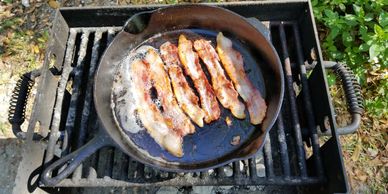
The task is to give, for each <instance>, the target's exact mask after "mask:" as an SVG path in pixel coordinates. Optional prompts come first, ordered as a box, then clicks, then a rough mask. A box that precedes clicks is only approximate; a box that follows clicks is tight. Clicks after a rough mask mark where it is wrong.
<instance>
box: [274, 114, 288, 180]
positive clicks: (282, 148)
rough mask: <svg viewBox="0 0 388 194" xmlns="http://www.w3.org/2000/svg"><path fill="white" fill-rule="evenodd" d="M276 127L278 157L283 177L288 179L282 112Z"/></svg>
mask: <svg viewBox="0 0 388 194" xmlns="http://www.w3.org/2000/svg"><path fill="white" fill-rule="evenodd" d="M276 125H277V128H278V130H277V132H278V141H279V145H280V146H279V147H280V150H279V152H280V157H281V159H282V169H283V174H284V176H285V177H289V176H290V175H291V170H290V159H289V157H288V151H287V150H288V149H287V142H286V135H285V133H284V123H283V115H282V112H280V113H279V115H278V119H277V121H276Z"/></svg>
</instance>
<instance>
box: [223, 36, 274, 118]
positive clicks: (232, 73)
mask: <svg viewBox="0 0 388 194" xmlns="http://www.w3.org/2000/svg"><path fill="white" fill-rule="evenodd" d="M217 52H218V55H219V56H220V59H221V62H222V64H223V66H224V68H225V70H226V72H227V73H228V75H229V77H230V79H231V80H232V81H233V83H234V86H235V87H236V89H237V92H238V93H239V94H240V96H241V97H242V98H243V99H244V101H245V103H246V104H247V108H248V112H249V116H250V118H251V123H252V124H254V125H257V124H260V123H261V122H262V121H263V119H264V117H265V114H266V112H267V105H266V104H265V101H264V99H263V97H262V96H261V94H260V92H259V90H257V89H256V88H255V87H254V86H253V84H252V82H251V81H250V80H249V79H248V77H247V75H246V74H245V71H244V62H243V58H242V56H241V54H240V53H239V52H237V51H236V50H234V49H233V47H232V41H231V40H229V39H228V38H226V37H224V35H223V34H222V33H221V32H220V33H218V35H217Z"/></svg>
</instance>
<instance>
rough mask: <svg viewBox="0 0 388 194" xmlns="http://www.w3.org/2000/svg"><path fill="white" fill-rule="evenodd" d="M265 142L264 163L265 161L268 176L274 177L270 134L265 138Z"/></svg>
mask: <svg viewBox="0 0 388 194" xmlns="http://www.w3.org/2000/svg"><path fill="white" fill-rule="evenodd" d="M265 139H266V140H265V143H264V163H265V175H266V176H267V177H273V176H274V171H273V159H272V150H271V139H270V138H269V134H267V137H266V138H265Z"/></svg>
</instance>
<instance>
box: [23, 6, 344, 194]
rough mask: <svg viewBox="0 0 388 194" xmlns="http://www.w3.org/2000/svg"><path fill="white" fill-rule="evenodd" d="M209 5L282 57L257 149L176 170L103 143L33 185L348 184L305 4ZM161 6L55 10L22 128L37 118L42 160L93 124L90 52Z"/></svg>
mask: <svg viewBox="0 0 388 194" xmlns="http://www.w3.org/2000/svg"><path fill="white" fill-rule="evenodd" d="M216 5H217V6H222V7H224V8H227V9H229V10H231V11H234V12H236V13H237V14H240V15H242V16H243V17H246V18H247V19H248V20H249V21H250V22H251V23H252V24H254V25H255V26H256V27H257V28H258V29H259V30H262V31H263V32H264V33H265V34H267V35H268V38H269V39H270V40H271V41H272V43H273V45H274V46H275V48H276V50H277V52H278V53H279V56H280V59H281V61H282V65H283V69H284V75H285V78H286V79H285V86H286V91H285V95H284V96H285V97H284V102H283V107H282V110H281V114H280V115H279V118H278V120H277V122H276V124H275V126H274V127H273V128H272V129H271V131H270V134H269V136H268V137H267V140H266V143H265V145H264V149H263V150H262V151H261V152H259V153H258V154H257V155H256V156H255V157H254V158H251V159H248V160H242V161H237V162H233V163H231V164H228V165H226V166H224V167H221V168H217V169H213V170H209V171H205V172H198V173H183V174H182V173H179V174H178V173H167V172H162V171H159V170H155V169H153V168H150V167H147V166H144V165H143V164H141V163H138V162H136V161H134V160H133V159H131V158H129V157H128V156H127V155H125V154H123V153H122V152H121V151H120V150H118V149H114V148H110V147H106V148H102V149H101V150H99V151H98V152H97V153H95V154H93V155H92V156H91V157H90V158H89V159H87V160H86V161H85V162H84V163H82V165H81V166H80V167H78V169H77V170H76V171H75V172H74V173H73V174H72V175H71V176H70V177H68V178H67V179H65V180H63V181H62V182H60V183H59V184H58V185H42V184H41V185H40V186H41V187H46V188H50V187H101V186H103V187H132V186H141V187H143V186H144V187H146V186H194V185H212V186H220V185H235V186H236V185H265V186H267V187H268V188H272V189H273V188H275V189H280V188H283V189H284V188H287V189H286V191H289V192H301V193H311V192H315V193H334V192H339V193H344V192H347V191H348V184H347V179H346V176H345V170H344V166H343V161H342V157H341V148H340V144H339V140H338V135H337V133H336V126H335V123H334V122H333V121H334V112H333V106H332V104H331V99H330V96H329V94H328V86H327V82H326V76H325V69H324V67H323V65H322V61H323V60H322V56H321V50H320V47H319V43H318V38H317V31H316V26H315V23H314V19H313V15H312V9H311V5H310V3H309V2H308V1H259V2H246V3H228V4H216ZM160 6H162V5H150V6H127V7H96V8H62V9H59V10H58V11H57V13H56V16H55V20H54V23H53V28H52V31H51V39H50V42H49V45H48V49H47V53H46V60H45V63H44V65H43V67H42V70H41V72H42V73H41V80H40V82H39V86H38V92H37V93H38V94H39V95H37V97H36V99H35V104H34V108H33V112H32V115H31V119H30V123H29V127H28V130H29V131H33V130H34V128H35V127H36V126H37V124H38V123H39V133H40V135H42V136H45V137H47V138H46V139H47V142H46V144H45V145H46V151H45V156H44V158H43V159H42V163H43V164H42V167H43V168H44V166H45V164H48V163H50V162H52V161H55V160H56V159H57V158H59V157H61V156H64V155H66V154H68V153H70V152H72V151H74V150H76V149H77V148H79V147H81V146H82V145H84V144H85V143H86V142H88V140H90V139H91V138H92V136H93V134H94V133H95V132H96V131H97V130H98V128H99V127H102V126H101V125H100V124H99V122H98V118H97V115H96V112H95V108H94V104H93V94H92V91H93V78H94V73H95V70H96V68H97V65H98V63H99V59H100V57H101V55H102V53H103V51H104V49H105V48H106V47H107V45H108V44H109V43H110V41H111V40H112V39H113V37H114V36H115V35H116V33H117V32H118V31H120V30H121V26H122V25H123V24H124V22H125V21H126V20H127V19H128V18H129V17H130V16H132V15H133V14H135V13H138V12H140V11H147V10H152V9H156V8H158V7H160ZM257 20H260V21H262V23H263V24H264V25H265V26H266V27H264V26H262V23H260V22H257ZM266 28H267V29H266ZM319 130H321V131H327V130H331V132H332V134H333V135H332V136H331V137H330V138H326V139H325V140H322V139H321V141H320V140H319V137H318V131H319ZM54 173H55V172H54Z"/></svg>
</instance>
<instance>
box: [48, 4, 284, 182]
mask: <svg viewBox="0 0 388 194" xmlns="http://www.w3.org/2000/svg"><path fill="white" fill-rule="evenodd" d="M220 31H221V32H223V33H224V35H225V36H226V37H228V38H230V39H232V41H233V45H234V48H235V49H237V50H238V51H239V52H241V53H242V55H243V57H244V65H245V69H246V71H247V73H248V76H249V78H250V79H251V81H252V82H253V83H254V85H256V87H258V88H259V90H260V91H261V93H262V94H263V96H264V97H265V100H266V103H267V106H268V110H267V115H266V118H265V119H264V121H263V123H262V124H260V125H257V126H254V125H251V124H249V117H247V118H246V119H245V120H238V119H234V117H233V116H232V115H231V114H230V111H228V110H225V109H224V108H221V110H222V113H221V119H219V120H218V121H216V122H213V123H211V124H209V125H205V127H203V128H199V127H196V130H197V132H196V133H195V134H193V135H189V136H186V137H185V138H184V156H183V157H182V158H177V157H174V156H172V155H171V154H169V153H168V152H167V151H164V150H163V149H161V148H160V146H159V145H157V144H156V143H155V142H154V141H153V140H152V138H150V136H149V135H148V134H147V133H146V131H145V130H142V131H140V132H138V133H130V132H128V129H125V128H123V127H122V125H121V123H122V122H121V121H120V120H121V119H122V118H121V117H118V116H117V115H116V114H117V111H115V110H114V109H115V108H112V104H113V105H114V104H115V103H117V102H115V95H116V94H113V95H112V87H113V85H114V81H115V76H116V73H117V72H119V71H120V70H118V69H119V68H123V66H121V62H122V61H123V59H124V58H125V57H127V56H128V53H129V52H130V51H131V50H133V49H136V48H137V47H138V46H139V45H153V46H155V47H156V48H158V46H159V45H160V44H161V43H163V42H165V41H167V40H169V41H173V42H174V41H175V42H176V39H177V38H178V35H179V34H182V33H183V34H186V35H187V36H188V37H189V39H191V38H196V36H202V37H205V38H206V39H209V40H211V41H212V42H213V44H214V43H215V36H216V34H217V33H218V32H220ZM194 34H195V35H194ZM124 65H125V64H124ZM204 69H205V68H204ZM94 81H95V83H94V104H95V108H96V111H97V114H98V116H99V121H98V122H100V124H101V125H100V126H102V127H101V129H99V132H98V133H97V134H95V137H94V138H93V139H92V140H90V141H89V142H88V143H87V144H86V145H84V146H83V147H81V148H79V149H78V150H76V151H74V152H72V153H71V154H69V155H66V156H64V157H62V158H61V159H59V160H57V161H55V162H54V163H53V164H51V165H49V166H48V167H47V168H46V169H45V170H44V172H43V173H42V177H41V183H43V184H44V185H55V184H56V183H58V182H59V181H61V180H63V179H64V178H66V177H68V176H69V175H70V174H71V173H72V172H73V171H74V170H75V168H76V167H77V166H78V165H79V164H80V163H81V162H82V161H83V160H84V159H86V158H87V157H88V156H90V155H91V154H93V153H94V152H96V151H97V150H98V149H99V148H101V147H104V146H114V147H119V148H120V149H121V150H122V151H123V152H125V153H126V154H128V155H129V156H130V157H132V158H134V159H136V160H138V161H139V162H142V163H144V164H146V165H149V166H152V167H156V168H159V169H162V170H167V171H175V172H189V171H201V170H206V169H211V168H216V167H220V166H223V165H225V164H227V163H230V162H232V161H235V160H241V159H246V158H248V157H251V156H252V155H253V154H255V153H256V152H258V151H259V150H260V149H261V147H262V146H263V142H264V139H265V136H266V134H267V133H268V131H269V130H270V129H271V127H272V126H273V124H274V122H275V120H276V118H277V115H278V114H279V111H280V107H281V104H282V99H283V92H284V85H283V83H284V82H283V74H282V67H281V63H280V60H279V57H278V55H277V53H276V51H275V49H274V47H273V46H272V45H271V43H270V42H269V41H268V40H267V39H266V38H265V37H264V35H263V34H262V33H261V32H259V31H258V30H257V29H256V28H255V27H254V26H252V25H251V24H249V23H248V22H247V21H246V20H245V19H244V18H243V17H241V16H239V15H237V14H235V13H233V12H230V11H228V10H225V9H222V8H218V7H213V6H205V5H179V6H171V7H167V8H161V9H158V10H155V11H150V12H142V13H139V14H137V15H134V16H133V17H131V18H130V19H129V20H128V22H127V23H126V24H125V26H124V28H123V30H122V31H121V32H120V33H118V35H117V36H116V37H115V38H114V40H113V41H112V43H111V44H110V46H109V47H108V48H107V50H106V51H105V53H104V55H103V56H102V58H101V61H100V65H99V67H98V70H97V73H96V76H95V80H94ZM220 107H222V106H221V105H220ZM247 115H248V114H247ZM227 117H230V118H231V119H232V125H231V126H228V125H226V122H225V119H226V118H227ZM235 136H240V138H241V140H240V143H239V144H238V145H232V144H231V141H232V139H233V137H235ZM63 165H67V166H66V167H65V168H64V170H62V171H60V172H59V173H52V171H53V170H56V169H59V167H62V166H63ZM55 174H56V175H55ZM51 176H52V177H51Z"/></svg>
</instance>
